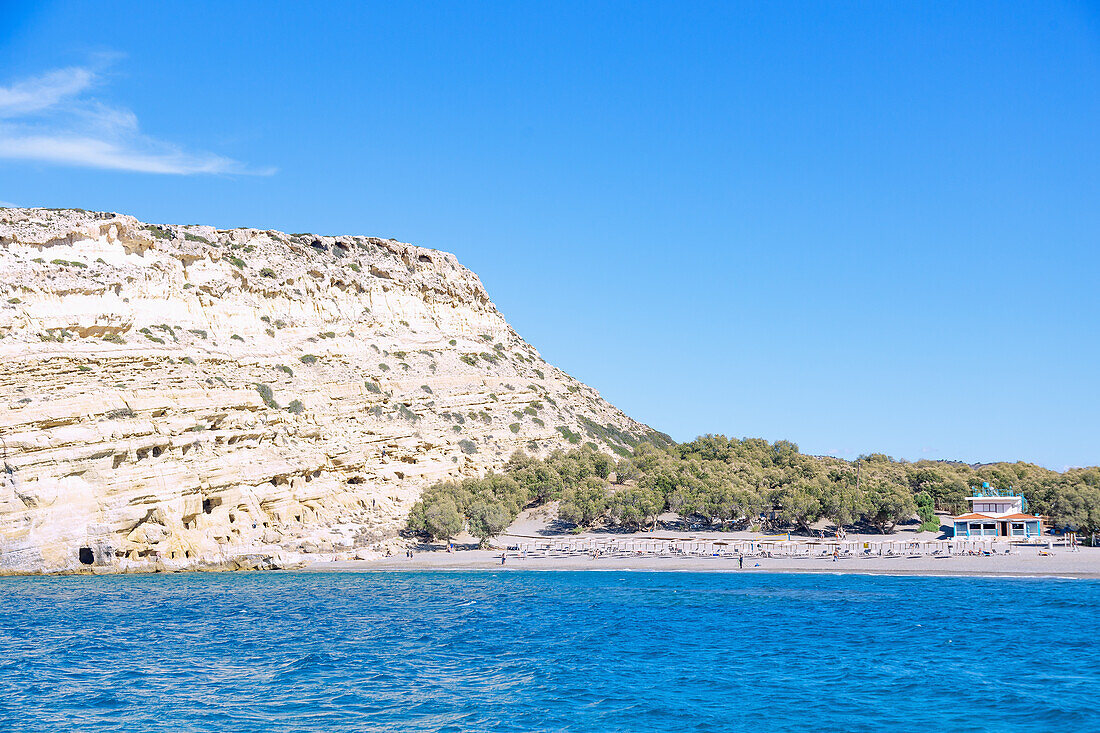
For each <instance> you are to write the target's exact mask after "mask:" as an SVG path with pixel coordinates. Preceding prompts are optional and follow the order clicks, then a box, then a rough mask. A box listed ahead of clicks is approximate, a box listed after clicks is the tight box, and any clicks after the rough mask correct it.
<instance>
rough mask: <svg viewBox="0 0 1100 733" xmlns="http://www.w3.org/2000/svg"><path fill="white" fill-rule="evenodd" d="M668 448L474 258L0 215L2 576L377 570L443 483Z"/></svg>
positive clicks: (78, 217)
mask: <svg viewBox="0 0 1100 733" xmlns="http://www.w3.org/2000/svg"><path fill="white" fill-rule="evenodd" d="M656 436H659V434H655V433H654V432H653V431H652V430H651V429H650V428H648V427H647V426H645V425H642V424H640V423H638V422H636V421H634V420H632V419H630V418H629V417H627V416H626V415H624V414H623V413H622V412H621V411H619V410H618V409H616V408H615V407H613V406H612V405H610V404H608V403H607V402H606V401H604V400H603V399H602V398H601V397H600V395H599V394H598V393H597V392H596V391H595V390H593V389H592V388H590V387H587V386H585V385H584V384H581V383H580V382H578V381H576V380H575V379H573V378H571V377H570V376H569V375H568V374H566V373H564V372H563V371H561V370H559V369H557V368H555V367H553V366H551V365H549V364H547V363H546V362H545V361H543V359H542V358H541V357H540V356H539V354H538V352H537V351H536V350H535V349H534V348H533V347H532V346H531V345H529V344H528V343H526V342H525V341H524V340H523V339H522V338H520V336H519V335H518V334H516V332H515V331H514V330H513V329H512V328H511V327H510V326H509V325H508V323H507V322H506V321H505V319H504V318H503V316H502V315H501V314H500V312H499V311H497V309H496V307H495V306H494V305H493V303H492V301H491V300H490V299H489V296H488V295H487V294H486V292H485V289H484V288H483V287H482V285H481V282H480V280H479V279H478V277H477V276H476V275H475V274H474V273H472V272H470V271H469V270H467V269H466V268H464V267H463V266H462V265H460V264H459V263H458V261H457V259H456V258H455V257H454V255H451V254H447V253H445V252H440V251H436V250H430V249H423V248H420V247H415V246H412V245H409V244H404V243H400V242H397V241H395V240H388V239H378V238H375V237H353V236H346V237H331V236H315V235H312V234H284V233H282V232H276V231H260V230H257V229H232V230H227V231H224V230H216V229H214V228H212V227H206V226H157V225H150V224H144V223H142V222H140V221H138V220H136V219H134V218H133V217H130V216H122V215H117V214H111V213H95V212H85V211H79V210H60V211H57V210H45V209H0V450H2V452H3V458H2V459H3V472H2V473H0V570H6V571H20V572H26V571H57V570H67V569H79V568H82V567H90V568H118V569H127V568H147V567H152V566H153V565H157V564H159V565H160V566H164V567H169V568H186V567H194V566H198V565H211V564H216V565H221V564H227V563H230V564H237V565H245V566H247V565H251V564H257V563H259V564H267V565H269V566H270V565H279V564H284V563H286V562H293V561H295V560H299V559H301V558H302V557H308V556H310V555H311V554H313V553H323V554H325V555H326V556H327V554H333V555H336V556H344V557H353V556H360V557H369V556H371V555H372V554H377V553H384V552H387V551H391V550H392V549H394V547H395V546H396V545H397V544H399V543H400V542H401V539H400V538H399V537H398V534H397V532H398V530H399V528H400V527H401V526H402V524H403V522H404V517H405V515H406V514H407V512H408V509H409V507H410V505H411V503H412V502H413V501H414V500H415V499H416V497H417V496H418V495H419V493H420V491H421V490H422V489H423V488H424V487H425V486H426V485H428V484H429V483H431V482H434V481H437V480H440V479H445V478H461V477H467V476H477V475H480V474H483V473H484V472H485V471H487V470H489V469H491V468H493V467H496V466H499V465H500V464H501V463H502V462H503V461H505V460H506V459H507V457H508V456H509V455H511V454H512V453H513V452H514V451H515V450H517V449H523V450H526V451H528V452H531V453H534V454H544V453H546V452H548V451H550V450H552V449H555V448H560V447H570V446H574V445H578V444H581V443H591V444H592V445H593V446H595V447H596V448H598V449H600V450H606V451H613V452H617V453H624V452H625V451H627V450H629V448H630V447H631V446H632V445H634V444H635V443H636V442H637V441H639V440H646V439H653V438H654V437H656ZM657 439H659V437H657Z"/></svg>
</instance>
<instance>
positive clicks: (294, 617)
mask: <svg viewBox="0 0 1100 733" xmlns="http://www.w3.org/2000/svg"><path fill="white" fill-rule="evenodd" d="M1098 607H1100V582H1098V581H1081V580H1078V581H1074V580H1055V579H1041V580H1039V579H985V578H918V577H909V578H906V577H884V576H839V575H837V576H832V575H793V574H791V575H788V574H777V575H761V574H753V575H748V574H745V575H738V574H709V573H644V572H633V573H631V572H588V573H583V572H577V573H573V572H516V571H512V572H402V573H305V572H303V573H252V574H186V575H155V576H154V575H149V576H107V577H65V578H4V579H0V731H36V732H37V731H67V730H84V731H116V730H117V731H122V730H125V731H265V732H268V731H326V732H327V733H335V732H337V731H360V730H362V731H367V730H431V731H436V730H439V731H464V730H470V731H541V730H561V731H566V730H568V731H602V730H608V731H610V730H623V731H633V730H640V729H656V730H661V731H670V732H676V733H679V732H680V731H740V730H771V731H788V730H825V731H863V730H867V731H872V730H879V731H882V730H888V731H912V730H939V731H955V730H959V731H962V730H967V731H986V730H988V731H1017V730H1018V731H1025V730H1026V731H1036V730H1052V729H1063V730H1065V729H1069V730H1074V731H1096V730H1100V706H1098V701H1097V691H1098V690H1100V646H1098V642H1097V632H1098V630H1100V623H1098V621H1097V615H1096V609H1097V608H1098Z"/></svg>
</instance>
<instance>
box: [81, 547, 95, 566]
mask: <svg viewBox="0 0 1100 733" xmlns="http://www.w3.org/2000/svg"><path fill="white" fill-rule="evenodd" d="M79 556H80V564H81V565H91V564H92V563H94V562H95V553H94V552H92V548H90V547H81V548H80V553H79Z"/></svg>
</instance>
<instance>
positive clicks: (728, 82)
mask: <svg viewBox="0 0 1100 733" xmlns="http://www.w3.org/2000/svg"><path fill="white" fill-rule="evenodd" d="M0 5H2V6H3V7H2V8H0V10H2V11H3V15H4V18H5V20H4V23H3V24H0V201H7V202H11V203H15V204H19V205H34V206H76V207H82V208H88V209H107V210H112V211H121V212H126V213H132V214H134V215H135V216H138V217H139V218H142V219H145V220H148V221H154V222H167V223H204V224H214V225H216V226H219V227H233V226H259V227H264V228H267V227H273V228H278V229H283V230H287V231H317V232H323V233H361V234H373V235H379V236H386V237H390V236H392V237H396V238H398V239H401V240H403V241H409V242H414V243H417V244H420V245H423V246H427V247H435V248H439V249H445V250H449V251H452V252H455V253H456V254H457V255H458V256H459V258H460V259H461V260H462V262H463V263H464V264H466V265H467V266H469V267H471V268H472V269H473V270H475V271H476V272H477V273H478V274H480V275H481V277H482V279H483V281H484V282H485V284H486V286H487V287H488V289H489V292H490V294H491V295H492V297H493V299H494V301H495V302H496V304H497V305H498V307H499V308H500V309H501V310H502V311H503V312H504V314H505V315H506V317H507V318H508V319H509V320H510V321H511V323H512V324H513V325H514V326H515V327H516V329H517V330H518V331H519V332H520V333H521V334H522V335H523V336H525V337H526V338H527V339H528V340H529V341H531V342H532V343H533V344H534V345H535V346H536V347H537V348H539V349H540V351H541V352H542V353H543V355H544V356H545V357H546V358H547V359H548V360H549V361H551V362H553V363H555V364H557V365H559V366H561V367H562V368H564V369H566V370H568V371H570V372H571V373H572V374H574V375H576V376H577V377H578V378H580V379H582V380H584V381H586V382H588V383H590V384H592V385H593V386H594V387H596V388H597V389H599V390H600V391H601V392H602V393H603V395H604V396H605V397H607V398H608V399H609V400H611V401H612V402H614V403H615V404H617V405H618V406H620V407H622V408H623V409H624V410H626V411H627V412H628V413H629V414H631V415H633V416H635V417H637V418H638V419H640V420H643V421H645V422H648V423H650V424H652V425H653V426H655V427H657V428H658V429H661V430H664V431H666V432H668V433H670V434H671V435H672V436H673V437H675V438H677V439H681V440H683V439H690V438H691V437H694V436H695V435H697V434H700V433H705V432H721V433H726V434H728V435H735V436H745V435H748V436H761V437H765V438H768V439H778V438H786V439H789V440H793V441H795V442H797V443H798V444H799V445H800V446H801V447H802V449H803V450H805V451H808V452H812V453H832V454H835V455H839V456H842V457H854V456H855V455H857V454H859V453H865V452H872V451H881V452H885V453H889V454H891V455H894V456H897V457H904V458H909V459H919V458H925V457H928V458H946V459H961V460H966V461H993V460H1017V459H1022V460H1029V461H1034V462H1037V463H1040V464H1043V465H1046V466H1049V467H1052V468H1058V469H1061V468H1063V467H1065V466H1069V465H1082V464H1095V463H1100V386H1098V379H1097V376H1098V374H1100V292H1098V290H1097V281H1098V275H1100V6H1098V5H1097V4H1095V3H1080V2H1078V3H1073V2H1042V3H1010V4H1006V3H989V4H984V3H950V4H947V3H943V4H933V3H875V2H866V3H836V4H830V5H827V4H824V3H816V2H813V3H805V4H799V3H770V2H762V3H749V2H745V3H713V4H711V3H672V2H669V3H636V4H627V3H606V4H605V3H592V2H584V3H568V2H553V3H503V2H501V3H469V4H458V3H449V4H429V3H423V4H413V3H408V4H405V3H385V4H382V3H348V4H347V5H344V6H340V5H337V4H325V3H317V4H306V3H284V4H280V3H266V2H265V3H251V4H249V3H241V4H234V5H235V7H234V8H233V9H230V10H227V9H226V8H224V7H222V6H223V4H222V3H199V2H191V3H186V4H183V3H181V4H178V5H176V6H171V5H169V4H167V3H124V2H118V3H109V4H104V5H100V4H93V3H61V2H44V3H39V4H34V5H31V4H27V3H19V2H7V1H6V0H0ZM318 6H320V7H318Z"/></svg>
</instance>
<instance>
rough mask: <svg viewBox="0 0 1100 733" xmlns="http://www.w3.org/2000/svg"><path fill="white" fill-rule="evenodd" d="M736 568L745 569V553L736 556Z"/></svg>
mask: <svg viewBox="0 0 1100 733" xmlns="http://www.w3.org/2000/svg"><path fill="white" fill-rule="evenodd" d="M737 568H738V569H739V570H744V569H745V554H744V553H741V554H740V555H738V556H737Z"/></svg>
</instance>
